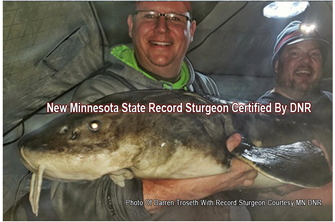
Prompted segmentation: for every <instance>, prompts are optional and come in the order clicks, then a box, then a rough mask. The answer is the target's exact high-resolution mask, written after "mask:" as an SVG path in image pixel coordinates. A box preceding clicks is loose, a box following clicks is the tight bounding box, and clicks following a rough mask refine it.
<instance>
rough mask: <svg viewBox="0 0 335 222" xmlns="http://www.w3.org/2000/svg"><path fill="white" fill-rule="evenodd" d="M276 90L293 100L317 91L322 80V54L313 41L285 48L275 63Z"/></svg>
mask: <svg viewBox="0 0 335 222" xmlns="http://www.w3.org/2000/svg"><path fill="white" fill-rule="evenodd" d="M274 71H275V73H276V88H280V90H281V91H283V92H285V93H286V94H288V95H289V96H290V97H293V98H294V95H295V94H298V95H299V94H300V95H308V94H310V93H313V92H314V91H315V90H317V89H319V85H320V81H321V78H322V75H323V74H322V54H321V51H320V47H319V43H318V42H316V41H313V40H308V41H303V42H299V43H296V44H293V45H287V46H285V48H284V50H283V52H282V53H281V55H280V57H279V59H278V60H277V61H276V62H275V66H274Z"/></svg>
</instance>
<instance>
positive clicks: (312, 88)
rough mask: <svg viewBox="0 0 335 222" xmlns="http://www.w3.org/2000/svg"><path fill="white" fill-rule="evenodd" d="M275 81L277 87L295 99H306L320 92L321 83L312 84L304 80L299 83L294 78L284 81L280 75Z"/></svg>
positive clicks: (314, 82)
mask: <svg viewBox="0 0 335 222" xmlns="http://www.w3.org/2000/svg"><path fill="white" fill-rule="evenodd" d="M275 81H276V86H277V87H280V88H281V89H282V90H284V91H285V92H286V93H287V94H289V95H291V97H295V98H297V97H300V98H306V97H309V96H312V95H315V94H317V93H318V92H319V91H320V81H313V82H310V81H307V80H302V81H300V82H297V81H296V80H295V79H294V78H292V79H284V78H283V76H282V75H280V74H277V75H276V78H275Z"/></svg>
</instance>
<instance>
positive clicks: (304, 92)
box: [258, 21, 332, 129]
mask: <svg viewBox="0 0 335 222" xmlns="http://www.w3.org/2000/svg"><path fill="white" fill-rule="evenodd" d="M329 48H331V46H330V44H329V42H327V41H326V40H324V39H323V38H321V36H320V35H319V33H318V32H317V31H316V30H315V29H312V28H311V27H310V26H309V25H307V24H303V23H302V22H300V21H293V22H291V23H290V24H289V25H288V26H287V27H285V29H284V30H283V31H282V32H281V33H280V34H279V35H278V37H277V42H276V44H275V47H274V51H273V57H272V66H273V69H274V73H275V87H274V89H272V90H270V91H268V92H266V93H265V94H264V95H263V96H261V97H260V98H259V99H258V101H259V102H261V103H265V104H267V103H269V102H281V103H282V104H289V103H290V102H311V104H312V113H302V114H301V115H298V114H292V115H286V117H285V118H289V119H292V120H296V121H297V118H298V119H299V120H300V121H301V122H305V123H311V124H317V125H320V124H321V125H322V124H324V125H325V126H327V128H329V129H331V127H332V121H331V119H332V93H330V92H327V91H321V89H320V83H321V79H322V77H323V65H324V62H325V60H326V58H327V53H328V49H329Z"/></svg>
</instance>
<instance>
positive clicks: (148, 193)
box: [142, 134, 257, 213]
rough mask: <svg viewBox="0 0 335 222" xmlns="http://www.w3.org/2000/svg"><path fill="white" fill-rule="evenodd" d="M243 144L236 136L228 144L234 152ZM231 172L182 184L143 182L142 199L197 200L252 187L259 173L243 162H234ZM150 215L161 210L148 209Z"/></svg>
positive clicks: (159, 207)
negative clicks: (235, 189)
mask: <svg viewBox="0 0 335 222" xmlns="http://www.w3.org/2000/svg"><path fill="white" fill-rule="evenodd" d="M240 142H241V136H240V135H239V134H234V135H232V136H231V137H229V139H228V140H227V147H228V150H229V151H231V150H233V149H234V148H235V147H237V146H238V144H239V143H240ZM231 166H232V167H231V170H230V171H229V172H227V173H223V174H219V175H215V176H209V177H201V178H193V179H182V180H142V181H143V199H144V200H146V199H152V200H153V199H157V200H176V199H180V200H196V199H201V198H204V197H207V196H210V195H212V194H215V193H218V192H221V191H225V190H231V189H234V188H237V187H243V186H251V185H252V184H253V182H254V179H255V178H256V177H257V171H255V170H253V169H252V168H251V167H250V166H248V165H247V164H245V163H244V162H242V161H240V160H238V159H236V158H233V160H232V163H231ZM145 208H146V210H147V211H149V212H150V213H157V212H158V211H159V210H160V209H161V208H162V207H161V206H145Z"/></svg>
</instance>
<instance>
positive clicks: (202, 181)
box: [14, 1, 257, 220]
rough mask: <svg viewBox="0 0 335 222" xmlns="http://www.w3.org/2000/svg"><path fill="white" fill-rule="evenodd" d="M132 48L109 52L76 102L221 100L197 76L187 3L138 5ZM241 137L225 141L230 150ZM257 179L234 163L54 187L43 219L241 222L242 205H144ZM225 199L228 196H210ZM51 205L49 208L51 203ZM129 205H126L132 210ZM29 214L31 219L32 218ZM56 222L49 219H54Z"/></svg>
mask: <svg viewBox="0 0 335 222" xmlns="http://www.w3.org/2000/svg"><path fill="white" fill-rule="evenodd" d="M127 23H128V26H129V35H130V37H131V38H132V42H133V44H132V45H117V46H115V47H113V48H112V49H111V55H110V57H109V61H110V62H111V64H112V65H111V66H109V67H108V68H107V71H106V73H104V74H103V75H98V76H96V77H94V78H92V79H90V80H88V81H86V82H85V83H83V84H82V85H81V86H80V87H79V88H78V89H77V91H76V93H75V95H74V98H73V100H74V101H81V102H82V103H89V102H93V101H94V100H97V99H99V98H101V97H103V96H105V95H109V94H113V93H117V92H124V91H130V90H137V89H183V90H186V91H191V92H197V93H207V94H212V95H219V92H218V90H217V87H216V85H215V83H214V81H213V80H212V79H210V78H208V77H206V76H205V75H202V74H200V73H197V72H195V71H194V69H193V67H192V65H191V63H190V62H189V61H188V60H187V58H186V57H185V54H186V51H187V49H188V46H189V44H190V42H191V41H192V39H193V35H194V32H195V29H196V22H195V21H194V20H192V17H191V5H190V2H156V1H152V2H137V3H136V6H135V11H134V13H133V14H132V15H129V17H128V19H127ZM240 140H241V138H240V136H239V135H237V134H235V135H233V136H231V137H230V138H229V139H228V140H227V147H228V148H229V149H230V150H232V149H233V148H234V147H236V146H237V145H238V144H239V142H240ZM256 176H257V173H256V171H255V170H252V169H251V168H250V167H249V166H247V165H246V164H245V163H243V162H241V161H239V160H238V159H235V158H234V159H233V160H232V167H231V170H230V171H229V172H227V173H224V174H221V175H215V176H209V177H204V178H194V179H181V180H139V179H136V178H135V179H132V180H127V181H126V184H125V187H124V188H121V187H119V186H117V185H115V184H114V183H113V182H112V180H111V179H110V178H109V177H108V176H105V177H102V178H100V179H98V180H95V181H89V182H82V183H60V182H55V183H53V187H52V191H51V193H52V201H51V203H50V193H48V192H47V193H43V192H42V194H41V201H42V202H41V203H40V204H39V205H40V210H39V219H49V220H50V219H54V220H57V219H60V220H152V219H155V220H230V219H233V220H244V219H249V214H248V212H247V211H246V208H245V207H230V206H210V205H208V206H191V207H184V208H179V207H171V208H166V206H161V205H154V204H151V205H150V204H145V203H146V200H149V201H150V200H152V201H154V200H158V201H175V200H177V199H179V200H190V201H192V200H198V199H202V198H205V197H208V196H210V195H213V194H216V193H219V192H221V191H225V190H230V189H234V188H236V187H243V186H249V185H251V184H252V183H253V180H254V178H255V177H256ZM209 198H210V199H212V200H213V201H216V200H225V199H226V197H225V196H223V195H219V194H217V195H214V196H212V197H209ZM48 201H49V202H48ZM127 203H128V204H127ZM14 212H26V218H25V217H24V216H22V217H19V216H18V217H17V218H16V219H19V220H26V219H27V218H29V215H28V214H30V215H31V212H30V207H29V203H28V201H27V199H26V200H25V201H24V200H23V201H22V204H21V207H19V208H18V209H15V210H14ZM27 215H28V216H27ZM55 215H56V217H52V216H55Z"/></svg>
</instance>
